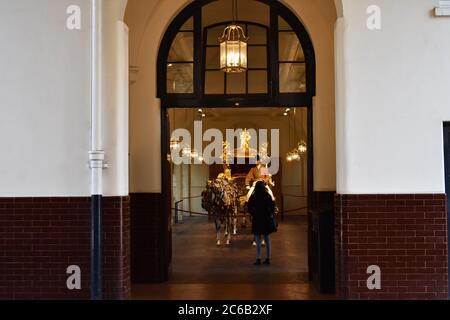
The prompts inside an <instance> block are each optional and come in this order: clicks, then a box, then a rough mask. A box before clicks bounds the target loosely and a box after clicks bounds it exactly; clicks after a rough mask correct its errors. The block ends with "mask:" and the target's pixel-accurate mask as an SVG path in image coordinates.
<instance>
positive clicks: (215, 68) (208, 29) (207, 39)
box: [158, 0, 315, 107]
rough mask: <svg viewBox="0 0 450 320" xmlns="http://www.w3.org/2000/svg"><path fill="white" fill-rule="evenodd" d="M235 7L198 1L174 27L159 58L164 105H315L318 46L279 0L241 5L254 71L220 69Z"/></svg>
mask: <svg viewBox="0 0 450 320" xmlns="http://www.w3.org/2000/svg"><path fill="white" fill-rule="evenodd" d="M231 3H232V1H231V0H197V1H194V2H193V3H191V4H190V5H188V6H187V7H186V8H185V9H184V10H183V11H182V12H181V13H180V14H179V15H178V16H177V17H176V18H175V20H174V21H173V22H172V23H171V24H170V26H169V28H168V30H167V32H166V34H165V36H164V38H163V41H162V44H161V48H160V52H159V57H158V95H159V97H160V98H161V99H162V104H163V106H166V107H183V106H185V107H189V106H193V107H208V106H211V107H213V106H235V105H241V106H310V105H311V100H312V97H313V96H314V95H315V57H314V49H313V46H312V42H311V39H310V38H309V36H308V33H307V32H306V30H305V28H304V26H303V25H302V24H301V22H300V21H299V20H298V18H297V17H296V16H295V15H294V14H293V13H292V12H291V11H290V10H288V9H287V8H286V7H285V6H284V5H282V4H281V3H280V2H278V1H269V0H245V1H244V0H241V1H239V5H238V7H239V8H240V11H239V12H240V13H241V15H240V16H239V20H238V21H237V23H238V24H239V25H241V26H242V28H243V29H244V30H245V33H246V34H247V36H248V37H249V42H248V70H247V71H246V72H244V73H237V74H230V73H225V72H223V71H221V70H220V68H219V63H220V54H219V52H220V48H219V37H220V36H221V35H222V32H223V30H224V28H225V27H226V26H227V25H229V24H230V23H231V19H230V18H231Z"/></svg>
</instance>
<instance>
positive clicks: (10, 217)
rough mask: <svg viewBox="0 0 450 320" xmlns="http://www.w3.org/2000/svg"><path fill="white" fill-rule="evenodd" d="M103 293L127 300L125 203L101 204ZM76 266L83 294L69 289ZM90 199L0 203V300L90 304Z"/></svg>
mask: <svg viewBox="0 0 450 320" xmlns="http://www.w3.org/2000/svg"><path fill="white" fill-rule="evenodd" d="M103 202H104V212H103V232H104V234H103V240H104V242H103V250H104V251H103V256H104V275H103V277H104V292H105V298H107V299H127V298H129V296H130V280H129V279H130V263H129V255H130V249H129V247H130V243H129V242H130V237H129V233H130V232H129V229H130V219H129V198H128V197H109V198H104V199H103ZM70 265H78V266H79V267H80V268H81V272H82V283H81V285H82V290H73V291H70V290H68V289H67V286H66V280H67V277H68V276H69V275H67V274H66V270H67V267H68V266H70ZM89 279H90V198H66V197H61V198H0V299H89V282H90V280H89Z"/></svg>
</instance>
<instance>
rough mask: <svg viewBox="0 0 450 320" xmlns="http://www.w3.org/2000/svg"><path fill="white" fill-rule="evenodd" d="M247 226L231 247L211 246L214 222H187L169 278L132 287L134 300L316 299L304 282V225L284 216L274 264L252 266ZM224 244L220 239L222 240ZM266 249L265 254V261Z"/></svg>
mask: <svg viewBox="0 0 450 320" xmlns="http://www.w3.org/2000/svg"><path fill="white" fill-rule="evenodd" d="M252 240H253V236H252V235H251V234H250V230H249V228H246V229H243V228H240V229H239V235H237V236H234V237H233V242H232V244H231V246H229V247H226V246H224V245H222V247H220V248H218V247H216V245H215V231H214V224H212V223H208V220H207V218H206V217H192V218H185V220H184V224H182V225H177V226H175V227H174V236H173V266H172V273H171V279H170V281H169V282H167V283H164V284H152V285H134V286H133V287H132V298H133V299H150V300H154V299H157V300H216V299H218V300H234V299H238V300H306V299H333V296H322V295H319V294H318V293H317V292H316V291H315V290H314V289H313V288H312V287H311V286H310V284H309V283H308V282H307V278H308V273H307V272H308V261H307V222H306V218H305V217H298V216H297V217H287V218H286V220H285V221H284V222H282V223H280V229H279V232H277V233H276V234H273V235H272V265H270V266H254V265H253V262H254V261H255V258H256V257H255V248H254V247H252ZM223 243H224V241H223ZM264 255H265V250H264V251H263V257H264Z"/></svg>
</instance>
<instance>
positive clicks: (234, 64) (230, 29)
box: [219, 0, 248, 73]
mask: <svg viewBox="0 0 450 320" xmlns="http://www.w3.org/2000/svg"><path fill="white" fill-rule="evenodd" d="M236 20H237V0H233V22H232V24H231V25H229V26H227V27H226V28H225V30H224V31H223V34H222V37H220V38H219V42H220V69H221V70H222V71H224V72H227V73H240V72H245V71H247V42H248V38H247V37H246V36H245V32H244V29H242V27H241V26H239V25H237V23H236Z"/></svg>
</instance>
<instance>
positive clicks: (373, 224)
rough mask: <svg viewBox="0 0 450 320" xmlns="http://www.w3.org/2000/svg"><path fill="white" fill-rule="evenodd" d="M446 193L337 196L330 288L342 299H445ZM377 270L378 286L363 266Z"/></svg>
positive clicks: (446, 285)
mask: <svg viewBox="0 0 450 320" xmlns="http://www.w3.org/2000/svg"><path fill="white" fill-rule="evenodd" d="M447 242H448V237H447V211H446V197H445V195H442V194H436V195H418V194H416V195H414V194H411V195H337V196H336V288H337V291H338V296H339V298H342V299H447V297H448V283H447V276H448V273H447ZM371 265H377V266H379V267H380V268H381V290H369V289H368V288H367V284H366V282H367V279H368V277H369V276H370V275H368V274H367V273H366V272H367V267H368V266H371Z"/></svg>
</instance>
